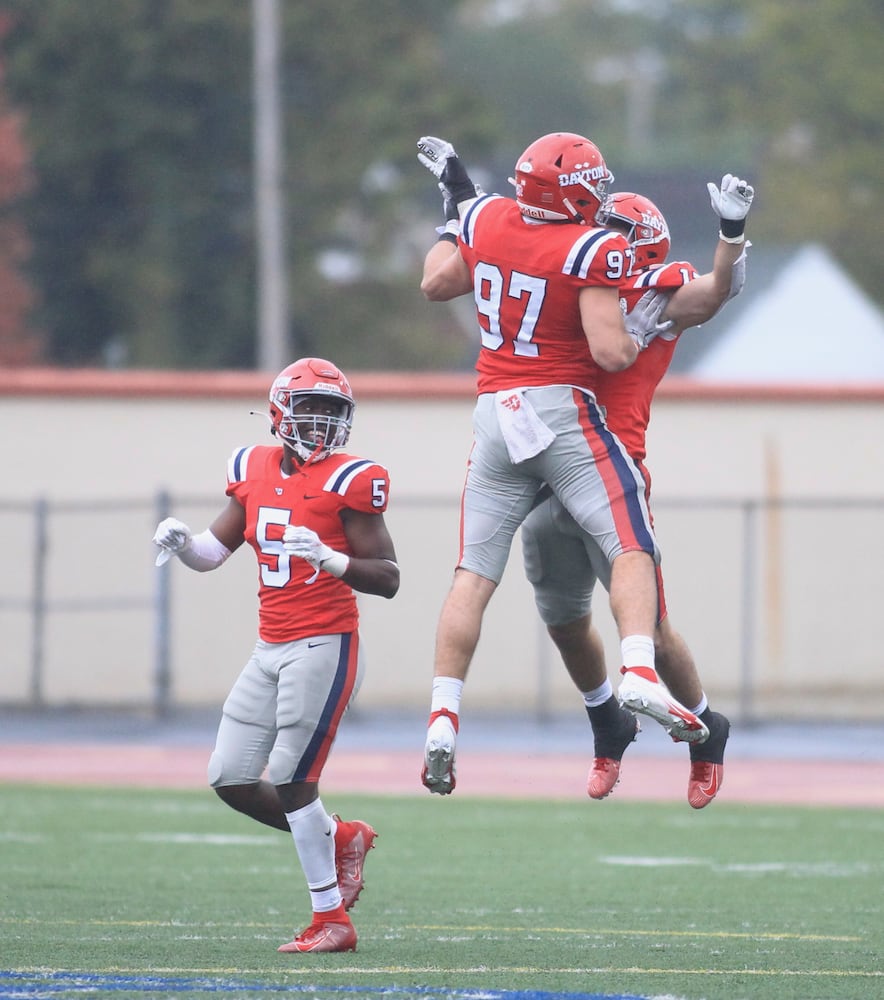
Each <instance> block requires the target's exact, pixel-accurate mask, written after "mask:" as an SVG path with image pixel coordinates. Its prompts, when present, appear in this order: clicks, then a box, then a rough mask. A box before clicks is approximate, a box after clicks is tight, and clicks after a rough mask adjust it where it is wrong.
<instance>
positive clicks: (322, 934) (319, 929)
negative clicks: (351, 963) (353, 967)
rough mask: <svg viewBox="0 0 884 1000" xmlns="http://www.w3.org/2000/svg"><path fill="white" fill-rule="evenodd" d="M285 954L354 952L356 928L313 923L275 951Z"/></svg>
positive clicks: (348, 922)
mask: <svg viewBox="0 0 884 1000" xmlns="http://www.w3.org/2000/svg"><path fill="white" fill-rule="evenodd" d="M276 950H277V951H281V952H284V953H287V954H291V953H293V952H297V951H356V928H355V927H354V926H353V925H352V924H351V923H350V921H349V920H347V922H346V923H345V924H342V923H321V922H316V921H314V922H313V923H312V924H310V926H309V927H308V928H306V930H303V931H301V933H300V934H299V935H298V936H297V937H296V938H295V939H294V941H287V942H286V943H285V944H281V945H280V946H279V947H278V948H277V949H276Z"/></svg>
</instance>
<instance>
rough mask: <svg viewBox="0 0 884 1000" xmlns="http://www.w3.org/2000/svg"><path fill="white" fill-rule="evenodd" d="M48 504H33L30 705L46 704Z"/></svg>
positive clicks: (40, 499)
mask: <svg viewBox="0 0 884 1000" xmlns="http://www.w3.org/2000/svg"><path fill="white" fill-rule="evenodd" d="M48 521H49V502H48V501H47V499H46V497H38V498H37V500H36V502H35V503H34V588H33V593H32V595H31V705H32V707H33V708H39V707H40V706H42V704H43V694H44V692H43V637H44V635H45V634H46V559H47V556H48V552H49V524H48Z"/></svg>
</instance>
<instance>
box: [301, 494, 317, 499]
mask: <svg viewBox="0 0 884 1000" xmlns="http://www.w3.org/2000/svg"><path fill="white" fill-rule="evenodd" d="M319 496H320V494H319V493H305V494H304V499H305V500H318V499H319Z"/></svg>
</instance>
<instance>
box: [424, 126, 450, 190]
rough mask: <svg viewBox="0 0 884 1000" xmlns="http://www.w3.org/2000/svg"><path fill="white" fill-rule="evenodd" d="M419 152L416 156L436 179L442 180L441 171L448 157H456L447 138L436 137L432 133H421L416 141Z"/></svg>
mask: <svg viewBox="0 0 884 1000" xmlns="http://www.w3.org/2000/svg"><path fill="white" fill-rule="evenodd" d="M417 148H418V149H419V150H420V152H419V153H418V154H417V158H418V159H419V160H420V161H421V163H422V164H423V165H424V166H425V167H426V168H427V170H429V171H430V173H431V174H432V175H433V176H434V177H435V178H436V180H437V181H441V180H442V171H443V170H444V169H445V167H446V165H447V163H448V157H449V156H453V157H455V158H456V157H457V151H456V150H455V148H454V146H452V145H451V143H450V142H448V140H447V139H438V138H436V136H434V135H423V136H421V137H420V139H418V141H417Z"/></svg>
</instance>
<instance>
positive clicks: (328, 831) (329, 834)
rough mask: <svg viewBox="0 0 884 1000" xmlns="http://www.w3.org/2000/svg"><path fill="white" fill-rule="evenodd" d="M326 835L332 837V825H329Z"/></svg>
mask: <svg viewBox="0 0 884 1000" xmlns="http://www.w3.org/2000/svg"><path fill="white" fill-rule="evenodd" d="M325 835H326V837H330V836H331V827H329V828H328V829H327V830H326V831H325Z"/></svg>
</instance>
